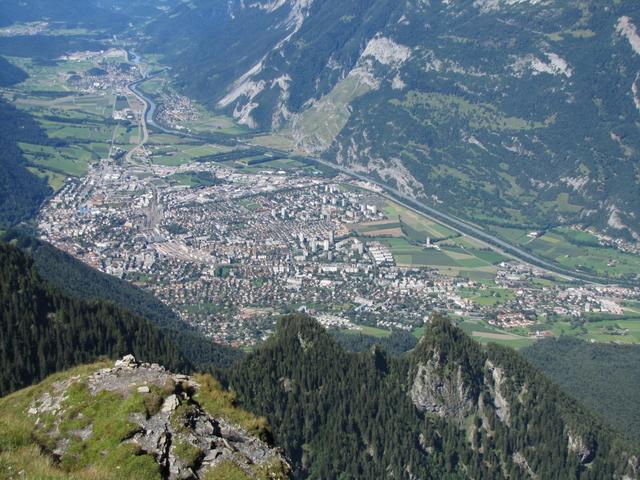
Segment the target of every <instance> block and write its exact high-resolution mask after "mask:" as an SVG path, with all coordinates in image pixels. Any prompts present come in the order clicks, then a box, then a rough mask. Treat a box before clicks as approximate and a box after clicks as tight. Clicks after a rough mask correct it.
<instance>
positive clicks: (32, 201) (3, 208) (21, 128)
mask: <svg viewBox="0 0 640 480" xmlns="http://www.w3.org/2000/svg"><path fill="white" fill-rule="evenodd" d="M47 141H48V138H47V135H46V133H45V132H44V131H43V130H42V128H41V127H40V126H39V125H38V124H37V123H36V122H35V120H33V118H32V117H31V116H30V115H29V114H27V113H24V112H21V111H20V110H18V109H16V108H15V107H14V106H12V105H11V104H10V103H9V102H7V101H6V100H4V99H2V98H0V228H6V227H9V226H12V225H15V224H17V223H19V222H20V221H22V220H25V219H28V218H30V217H32V216H33V215H34V214H35V212H36V210H37V209H38V208H39V207H40V205H41V203H42V201H43V200H44V199H45V198H46V197H47V195H49V194H50V193H51V188H50V187H49V186H48V185H47V182H46V180H45V179H42V178H40V177H38V176H37V175H35V174H33V173H32V172H30V171H29V170H28V165H27V162H26V160H25V158H24V156H23V155H22V151H21V150H20V147H19V146H18V142H32V143H46V142H47Z"/></svg>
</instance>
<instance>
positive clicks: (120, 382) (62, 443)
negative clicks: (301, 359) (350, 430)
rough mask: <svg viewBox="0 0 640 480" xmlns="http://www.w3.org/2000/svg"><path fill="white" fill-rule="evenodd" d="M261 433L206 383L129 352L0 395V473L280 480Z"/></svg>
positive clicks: (281, 470)
mask: <svg viewBox="0 0 640 480" xmlns="http://www.w3.org/2000/svg"><path fill="white" fill-rule="evenodd" d="M266 428H267V427H266V425H265V423H264V420H263V419H260V418H256V417H254V416H252V415H250V414H249V413H247V412H243V411H242V410H239V409H238V408H236V407H235V405H234V403H233V397H232V396H231V395H230V394H229V393H228V392H225V391H223V390H222V389H221V388H220V386H219V384H218V383H217V382H216V381H215V380H214V379H213V378H212V377H210V376H207V375H199V376H196V377H188V376H186V375H178V374H173V373H171V372H169V371H167V370H165V369H164V367H162V366H159V365H157V364H148V363H143V364H140V363H138V362H137V361H136V360H135V358H134V357H132V356H131V355H128V356H126V357H124V358H123V359H122V360H119V361H117V362H116V363H115V366H114V365H113V364H111V363H106V362H104V363H98V364H94V365H88V366H83V367H77V368H75V369H73V370H70V371H68V372H64V373H60V374H56V375H54V376H52V377H49V378H47V379H46V380H45V381H44V382H42V383H40V384H39V385H36V386H34V387H30V388H27V389H25V390H21V391H19V392H16V393H14V394H12V395H10V396H8V397H5V398H2V399H0V476H1V477H2V478H49V479H57V478H60V479H62V478H76V479H89V478H90V479H100V480H103V479H105V480H106V479H123V478H126V479H134V478H135V479H137V480H147V479H149V480H151V479H170V480H174V479H203V480H206V479H210V480H213V479H215V480H222V479H238V480H244V479H249V478H251V479H265V480H266V479H271V480H284V479H285V478H287V477H288V471H289V467H288V465H287V463H286V461H285V460H284V459H283V457H282V456H281V455H280V454H279V452H278V451H276V450H275V449H273V448H271V447H270V446H269V445H268V444H266V443H265V442H263V441H262V440H260V439H259V438H258V437H257V436H258V435H261V434H263V435H264V434H265V433H266V432H267V430H266Z"/></svg>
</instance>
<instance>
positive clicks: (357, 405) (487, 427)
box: [229, 317, 640, 479]
mask: <svg viewBox="0 0 640 480" xmlns="http://www.w3.org/2000/svg"><path fill="white" fill-rule="evenodd" d="M229 382H230V385H231V387H232V388H233V389H234V390H235V391H237V392H238V398H239V399H240V401H241V402H242V404H243V405H245V406H246V407H248V408H250V409H251V410H252V411H255V412H257V413H259V414H262V415H265V416H266V417H267V418H268V420H269V422H270V424H271V425H273V426H274V438H275V440H276V442H277V443H278V444H279V445H281V446H282V447H283V448H284V449H285V452H286V454H287V456H288V457H289V458H290V459H291V461H292V464H293V467H294V474H295V477H296V478H330V477H331V476H332V475H333V474H335V472H337V471H339V472H343V474H344V475H345V476H346V477H347V478H384V477H386V476H389V475H391V476H393V477H394V478H506V477H511V478H528V477H536V478H594V479H595V478H622V477H623V475H625V474H626V475H629V477H630V478H636V476H637V475H638V473H639V472H640V470H639V467H640V465H639V464H638V456H637V452H635V450H634V449H631V448H630V447H629V446H628V445H626V444H625V442H624V441H623V440H621V439H620V438H619V437H618V436H617V435H616V434H614V433H612V432H611V431H609V430H607V429H606V428H604V427H602V426H601V425H600V424H599V423H598V421H597V420H595V418H594V417H593V416H592V415H591V414H589V413H588V412H587V411H586V410H585V409H584V408H582V407H581V406H580V405H578V404H576V403H575V401H573V400H571V399H569V398H568V397H567V396H566V395H564V394H563V393H562V392H561V391H560V390H559V389H558V388H557V387H555V386H554V385H553V384H551V383H550V382H549V381H548V380H547V379H545V378H544V377H543V376H542V375H541V374H540V373H538V372H537V371H536V370H535V369H533V368H532V367H531V366H529V365H528V364H527V363H526V362H524V361H523V360H522V359H521V358H520V357H519V356H518V355H517V354H516V353H515V352H513V351H511V350H509V349H505V348H501V347H497V346H491V347H489V349H488V350H487V351H484V350H482V348H481V347H480V346H478V345H477V344H476V343H474V342H473V341H472V340H471V339H470V338H468V337H467V336H466V335H465V334H464V333H463V332H462V331H461V330H459V329H456V328H454V327H452V326H451V325H450V323H449V322H448V321H447V320H446V319H441V318H436V319H434V320H433V321H432V322H431V324H430V325H429V327H428V328H427V331H426V333H425V336H424V338H423V339H422V341H421V342H420V344H419V345H418V346H417V348H416V349H415V350H414V352H413V353H412V354H411V356H410V357H408V358H393V357H389V356H388V355H386V354H385V353H384V352H383V351H381V350H377V349H376V350H373V351H372V352H369V353H362V354H353V353H346V352H345V351H344V350H343V349H342V348H341V347H339V346H338V344H337V343H336V342H335V341H334V340H333V339H332V338H331V337H330V336H329V335H328V334H327V333H326V332H325V331H324V330H323V329H322V328H321V327H320V326H319V325H318V324H316V323H315V322H314V321H313V320H310V319H308V318H305V317H288V318H285V319H283V320H282V321H281V323H280V324H279V326H278V331H277V333H276V335H275V336H274V337H273V338H271V339H270V340H268V341H267V342H266V343H265V344H264V345H263V346H261V347H259V348H258V349H257V350H256V351H255V352H254V353H251V354H250V355H249V356H248V357H247V358H246V359H245V360H244V361H243V362H241V363H240V364H239V365H238V366H237V367H235V368H234V369H233V371H232V373H231V375H230V377H229Z"/></svg>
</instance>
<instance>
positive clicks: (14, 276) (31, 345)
mask: <svg viewBox="0 0 640 480" xmlns="http://www.w3.org/2000/svg"><path fill="white" fill-rule="evenodd" d="M0 308H1V309H2V310H1V312H0V396H3V395H6V394H8V393H10V392H12V391H15V390H18V389H20V388H24V387H25V386H28V385H31V384H32V383H34V382H38V381H40V380H42V379H43V378H45V377H46V376H47V375H49V374H51V373H53V372H58V371H61V370H64V369H67V368H70V367H72V366H75V365H79V364H84V363H89V362H93V361H95V360H96V359H98V358H100V357H103V356H104V357H109V358H118V357H122V356H124V355H126V354H129V353H133V354H134V355H135V356H136V358H138V359H140V360H141V361H149V362H157V363H160V364H162V365H165V366H166V367H167V368H171V369H174V370H175V371H189V370H191V368H192V367H191V365H190V364H189V362H188V361H187V360H186V358H185V357H184V356H183V355H182V354H181V353H180V351H179V350H178V349H177V348H176V346H175V345H174V344H173V343H172V342H171V340H170V339H169V338H168V337H167V336H166V335H164V334H163V333H161V332H160V331H159V330H158V328H157V327H156V326H154V325H153V324H152V323H151V322H149V321H148V320H145V319H144V318H142V317H140V316H138V315H135V314H133V313H130V312H128V311H126V310H123V309H122V308H120V307H117V306H115V305H114V304H112V303H110V302H107V301H100V300H93V301H83V300H77V299H74V298H70V297H68V296H66V295H64V294H63V293H61V292H60V290H59V289H57V288H55V287H52V286H51V285H49V284H48V283H47V282H46V281H44V280H43V279H42V278H41V277H40V275H39V274H38V272H37V270H36V268H35V266H34V264H33V261H32V260H31V259H30V258H29V257H28V256H26V255H25V254H24V253H23V252H22V251H21V250H20V249H18V248H16V247H14V246H11V245H6V244H0Z"/></svg>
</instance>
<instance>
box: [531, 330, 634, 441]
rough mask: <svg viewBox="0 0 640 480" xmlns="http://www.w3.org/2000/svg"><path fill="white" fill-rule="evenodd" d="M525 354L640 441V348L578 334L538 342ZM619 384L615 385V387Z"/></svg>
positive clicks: (547, 373)
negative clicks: (586, 338)
mask: <svg viewBox="0 0 640 480" xmlns="http://www.w3.org/2000/svg"><path fill="white" fill-rule="evenodd" d="M521 353H522V355H523V356H524V357H525V358H526V359H527V360H528V361H529V362H531V363H532V364H533V365H535V366H536V367H537V368H539V369H540V370H541V371H542V372H543V373H544V374H545V375H546V376H547V377H549V378H550V379H551V380H553V381H554V382H556V383H557V384H558V385H560V386H561V387H562V388H563V389H564V390H565V391H567V392H569V393H571V395H572V396H573V397H574V398H579V399H580V401H581V402H582V403H584V404H585V405H586V406H587V407H589V408H592V409H593V410H594V411H595V412H598V413H599V414H600V415H601V416H602V418H604V419H606V420H607V422H609V423H610V424H611V425H613V426H615V427H616V428H618V429H619V430H620V431H622V432H625V433H626V434H627V435H628V436H629V437H630V438H633V439H634V440H636V441H638V442H640V411H639V410H638V404H637V402H634V401H629V399H637V398H640V370H638V365H640V348H638V347H637V346H632V345H614V344H602V343H587V342H584V341H581V340H578V339H575V338H570V337H560V338H559V339H557V340H555V339H554V340H545V341H543V342H536V343H535V344H534V345H533V346H531V347H529V348H525V349H523V350H521ZM612 385H615V388H612Z"/></svg>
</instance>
